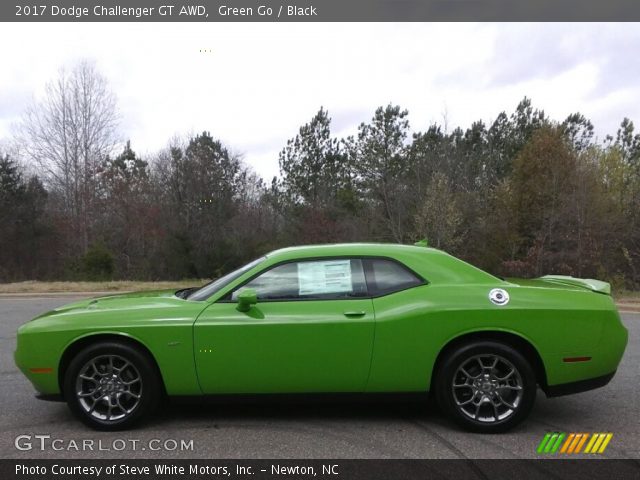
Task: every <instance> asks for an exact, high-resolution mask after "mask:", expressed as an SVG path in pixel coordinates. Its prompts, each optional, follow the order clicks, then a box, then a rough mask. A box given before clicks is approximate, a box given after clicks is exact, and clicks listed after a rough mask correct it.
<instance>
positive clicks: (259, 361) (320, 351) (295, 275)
mask: <svg viewBox="0 0 640 480" xmlns="http://www.w3.org/2000/svg"><path fill="white" fill-rule="evenodd" d="M248 288H252V289H254V290H255V291H256V293H257V298H258V302H257V304H255V305H253V306H252V307H251V308H250V309H249V311H247V312H241V311H239V310H238V309H237V302H236V300H235V299H236V297H237V295H238V293H239V292H241V291H242V290H243V289H248ZM373 332H374V312H373V304H372V300H371V298H369V295H368V292H367V288H366V281H365V277H364V271H363V263H362V260H359V259H351V258H323V259H314V260H300V261H294V262H287V263H283V264H279V265H275V266H272V267H269V268H267V269H266V270H265V271H263V272H261V273H260V274H258V275H257V276H255V277H254V278H253V279H252V280H250V281H249V282H247V283H246V284H244V285H243V286H241V287H238V288H236V289H235V290H234V291H233V292H231V293H230V294H228V295H227V296H226V297H224V298H223V299H222V300H219V301H217V302H215V303H213V304H212V305H210V306H209V307H208V308H206V309H205V310H204V312H203V313H202V314H201V315H200V316H199V317H198V319H197V321H196V323H195V326H194V349H195V352H194V353H195V359H196V368H197V372H198V379H199V381H200V385H201V388H202V390H203V392H204V393H207V394H210V393H301V392H360V391H363V390H364V388H365V385H366V382H367V378H368V375H369V368H370V363H371V352H372V348H373Z"/></svg>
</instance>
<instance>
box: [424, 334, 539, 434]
mask: <svg viewBox="0 0 640 480" xmlns="http://www.w3.org/2000/svg"><path fill="white" fill-rule="evenodd" d="M535 396H536V379H535V374H534V372H533V369H532V368H531V366H530V364H529V363H528V361H527V360H526V359H525V358H524V357H523V356H522V355H521V354H520V353H518V352H517V351H516V350H515V349H513V348H512V347H510V346H508V345H505V344H502V343H498V342H492V341H478V342H473V343H469V344H467V345H464V346H462V347H459V348H458V349H456V350H454V351H452V352H451V353H449V354H448V355H447V356H446V357H445V359H444V361H443V362H442V364H441V367H440V368H439V371H438V373H437V377H436V398H437V400H438V404H439V405H440V407H441V408H442V409H443V410H444V411H446V412H447V413H448V414H449V415H450V416H451V417H452V418H453V419H454V420H456V421H457V422H458V423H460V424H461V425H462V426H463V427H464V428H466V429H467V430H471V431H475V432H483V433H492V432H503V431H506V430H508V429H510V428H512V427H514V426H515V425H517V424H518V423H520V422H521V421H522V420H524V419H525V418H526V417H527V416H528V415H529V413H530V411H531V409H532V408H533V404H534V401H535Z"/></svg>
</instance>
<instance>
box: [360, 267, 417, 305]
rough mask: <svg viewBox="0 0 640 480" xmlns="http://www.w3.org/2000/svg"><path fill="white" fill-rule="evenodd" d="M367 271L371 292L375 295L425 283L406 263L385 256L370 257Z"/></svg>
mask: <svg viewBox="0 0 640 480" xmlns="http://www.w3.org/2000/svg"><path fill="white" fill-rule="evenodd" d="M365 273H366V276H367V285H368V287H369V294H370V295H373V296H380V295H387V294H389V293H394V292H399V291H401V290H406V289H408V288H412V287H416V286H418V285H422V284H424V283H425V282H424V280H423V279H421V278H419V277H418V276H417V275H416V274H414V273H413V272H412V271H411V270H409V269H408V268H407V267H405V266H404V265H402V264H400V263H398V262H396V261H393V260H388V259H383V258H375V259H368V260H367V261H366V262H365Z"/></svg>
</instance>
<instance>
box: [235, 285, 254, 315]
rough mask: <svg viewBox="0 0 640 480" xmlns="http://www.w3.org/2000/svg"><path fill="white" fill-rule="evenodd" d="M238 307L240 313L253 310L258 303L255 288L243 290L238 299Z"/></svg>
mask: <svg viewBox="0 0 640 480" xmlns="http://www.w3.org/2000/svg"><path fill="white" fill-rule="evenodd" d="M237 300H238V306H237V307H236V308H237V309H238V311H239V312H248V311H249V310H251V305H255V304H256V303H258V294H257V293H256V291H255V290H254V289H253V288H246V289H244V290H242V291H241V292H240V293H239V294H238V297H237Z"/></svg>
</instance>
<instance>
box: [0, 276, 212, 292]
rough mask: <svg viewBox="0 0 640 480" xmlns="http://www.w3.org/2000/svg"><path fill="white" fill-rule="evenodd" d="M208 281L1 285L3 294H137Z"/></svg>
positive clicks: (202, 283)
mask: <svg viewBox="0 0 640 480" xmlns="http://www.w3.org/2000/svg"><path fill="white" fill-rule="evenodd" d="M205 283H207V280H198V279H192V280H178V281H174V282H139V281H133V280H122V281H112V282H37V281H28V282H16V283H0V294H2V293H64V292H135V291H143V290H166V289H170V288H175V289H176V290H178V289H180V288H187V287H197V286H199V285H204V284H205Z"/></svg>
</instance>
